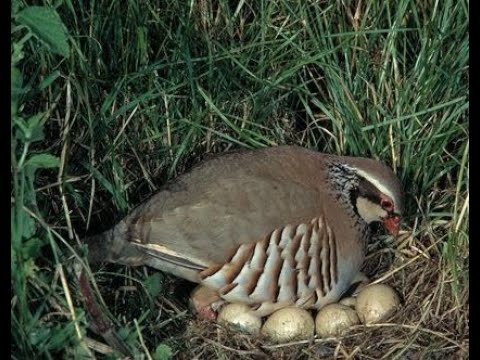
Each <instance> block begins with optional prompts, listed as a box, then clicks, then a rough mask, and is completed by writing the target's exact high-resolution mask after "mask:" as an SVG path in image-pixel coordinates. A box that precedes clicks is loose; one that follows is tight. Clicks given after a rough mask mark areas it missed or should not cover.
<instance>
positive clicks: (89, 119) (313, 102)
mask: <svg viewBox="0 0 480 360" xmlns="http://www.w3.org/2000/svg"><path fill="white" fill-rule="evenodd" d="M468 13H469V2H468V0H458V1H453V0H442V1H438V0H396V1H362V0H343V1H340V0H333V1H323V0H316V1H314V0H311V1H289V0H278V1H266V0H257V1H245V0H239V1H227V0H192V1H188V2H187V1H171V0H164V1H153V0H143V1H130V0H127V1H119V0H95V1H93V0H92V1H84V0H78V1H71V0H58V1H52V0H37V1H23V0H15V1H13V3H12V10H11V16H12V17H11V19H12V20H11V21H12V28H11V39H12V47H11V54H12V73H11V94H12V102H11V111H12V121H11V271H12V272H11V342H12V355H11V357H12V359H27V358H47V359H53V358H68V359H71V358H82V357H85V358H89V357H94V356H95V357H97V358H99V359H101V358H108V359H112V358H117V357H118V356H119V354H118V353H112V348H111V347H110V346H109V345H108V344H107V342H105V340H104V338H103V337H102V336H99V335H97V334H96V333H95V331H92V328H91V324H92V322H91V320H90V319H89V318H88V317H87V316H86V311H85V304H84V302H83V299H82V296H80V293H79V288H78V281H77V278H76V275H75V271H74V267H73V266H72V264H73V259H75V258H79V257H81V256H83V255H84V253H83V252H82V251H79V249H81V248H80V247H79V245H80V241H79V240H80V239H81V238H83V237H84V236H85V235H87V234H94V233H97V232H99V231H102V230H105V229H107V228H109V227H111V226H112V225H114V224H115V222H116V221H118V220H119V219H120V218H121V217H122V216H124V215H125V214H126V213H127V212H128V210H129V209H131V208H132V207H134V206H135V205H136V204H138V203H140V202H141V201H142V200H144V199H146V198H147V197H148V196H150V195H151V194H152V193H154V192H155V191H156V190H157V189H158V188H159V187H160V186H161V185H162V184H164V183H165V182H166V181H168V180H170V179H173V178H174V177H175V176H176V175H177V174H179V173H182V172H184V171H186V170H187V169H188V168H189V167H190V166H191V165H193V164H196V163H197V162H198V161H200V160H201V159H202V158H203V157H204V156H205V154H207V153H220V152H224V151H227V150H229V149H238V148H260V147H264V146H273V145H277V144H298V145H302V146H305V147H308V148H312V149H317V150H319V151H324V152H329V153H337V154H349V155H362V156H370V157H374V158H376V159H381V160H383V161H385V162H386V163H388V164H389V165H391V166H392V167H393V168H394V170H395V171H396V172H397V174H398V176H399V177H400V178H401V179H402V181H403V183H404V185H405V189H406V193H407V212H406V213H407V216H406V219H405V222H404V224H403V231H402V234H401V236H400V237H399V238H397V239H392V238H391V237H387V236H379V237H377V238H376V240H375V241H373V242H372V244H371V246H370V249H369V250H370V254H371V255H370V256H369V258H368V261H367V265H366V271H367V272H368V273H369V274H370V275H371V276H372V278H373V279H375V280H378V281H382V282H385V283H389V284H391V285H393V286H394V287H395V288H396V289H397V290H398V292H399V293H400V295H401V296H402V300H403V306H402V309H401V310H400V311H399V312H398V313H397V314H396V315H395V316H394V317H393V318H392V319H391V320H390V321H389V323H388V324H378V325H371V326H368V327H363V326H359V327H355V328H353V329H352V330H351V331H350V332H349V333H348V334H347V335H346V336H345V337H343V338H339V339H316V340H314V341H310V342H308V341H307V342H296V343H293V344H283V345H276V346H275V345H271V344H268V343H267V342H264V341H263V340H259V339H253V338H250V337H247V336H241V335H235V336H232V334H231V333H229V332H228V331H226V330H224V329H220V328H217V327H216V326H215V325H212V324H202V323H200V322H199V321H198V320H195V318H194V316H193V315H192V314H191V312H190V311H189V310H188V301H187V297H186V295H187V291H188V290H189V289H190V288H191V285H190V284H187V283H185V282H182V281H179V280H178V279H175V278H173V277H171V276H168V275H166V274H163V273H161V272H157V271H153V270H152V269H149V268H135V269H132V268H127V267H123V266H116V265H106V266H103V267H101V268H96V269H93V270H92V271H89V272H88V274H89V278H90V281H91V282H92V283H93V284H96V287H94V288H95V289H96V294H97V296H98V298H99V299H103V302H101V304H102V309H103V310H102V311H103V312H104V313H105V316H108V317H109V319H110V322H111V325H110V327H109V331H111V332H113V333H114V334H116V336H117V337H118V338H119V339H120V340H121V341H122V342H123V343H124V344H125V346H126V347H127V348H128V349H129V352H130V353H131V354H132V356H133V357H135V358H139V359H141V358H144V359H168V358H171V357H175V358H185V359H193V358H202V359H210V358H222V359H225V358H240V357H242V358H252V359H253V358H254V359H261V358H272V357H274V358H279V359H290V358H291V359H297V358H304V359H309V358H349V359H350V358H356V359H379V358H388V359H419V358H428V359H435V358H465V357H467V356H468V355H467V352H468V349H469V325H468V321H469V316H468V308H469V303H468V296H469V288H468V269H469V250H468V243H469V222H468V213H469V205H468V204H469V203H468V200H469V185H468V173H469V171H468V170H469V138H468V133H469V129H468V117H469V113H468V105H469V90H468V89H469V75H468V68H469V59H468V57H469V35H468V26H469V20H468ZM99 301H100V300H99ZM93 330H95V329H93ZM97 330H98V329H97Z"/></svg>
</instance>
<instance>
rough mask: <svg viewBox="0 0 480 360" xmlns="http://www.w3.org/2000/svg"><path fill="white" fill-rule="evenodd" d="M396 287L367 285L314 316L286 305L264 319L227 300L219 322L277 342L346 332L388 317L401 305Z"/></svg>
mask: <svg viewBox="0 0 480 360" xmlns="http://www.w3.org/2000/svg"><path fill="white" fill-rule="evenodd" d="M399 304H400V299H399V297H398V295H397V293H396V292H395V290H394V289H393V288H392V287H390V286H388V285H384V284H375V285H368V286H366V287H364V288H363V289H362V290H361V291H360V292H359V293H358V296H357V298H356V299H355V298H351V297H349V298H344V299H342V300H340V302H339V303H335V304H330V305H327V306H325V307H323V308H322V309H321V310H320V311H319V312H318V314H317V315H316V317H315V320H314V319H313V317H312V315H311V313H310V312H309V311H307V310H305V309H301V308H298V307H286V308H283V309H280V310H277V311H275V312H274V313H272V314H271V315H270V316H268V317H267V319H266V321H265V323H264V324H263V326H262V320H261V319H260V318H259V317H257V316H256V315H255V313H254V312H252V311H251V310H250V308H249V307H248V306H247V305H242V304H227V305H225V306H224V307H223V308H222V309H221V311H220V313H219V315H218V322H219V323H220V324H223V325H227V326H229V327H233V328H235V329H237V330H239V331H241V332H244V333H248V334H255V335H257V334H261V335H262V336H264V337H266V338H268V339H269V340H271V341H273V342H276V343H284V342H288V341H295V340H306V339H310V338H312V337H313V336H314V335H315V333H316V334H317V335H318V336H320V337H334V336H339V335H342V334H344V333H345V332H346V331H347V330H348V329H349V328H350V327H352V326H354V325H357V324H359V323H360V322H362V323H363V324H370V323H376V322H380V321H384V320H386V319H387V318H388V317H389V316H391V315H392V313H393V312H394V311H395V309H396V308H397V307H398V306H399Z"/></svg>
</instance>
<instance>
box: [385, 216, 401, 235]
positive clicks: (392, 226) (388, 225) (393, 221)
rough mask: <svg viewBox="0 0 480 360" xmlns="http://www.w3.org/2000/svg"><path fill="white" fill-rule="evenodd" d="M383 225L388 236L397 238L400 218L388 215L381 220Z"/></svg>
mask: <svg viewBox="0 0 480 360" xmlns="http://www.w3.org/2000/svg"><path fill="white" fill-rule="evenodd" d="M383 225H384V226H385V229H387V231H388V233H389V234H390V235H393V236H397V235H398V230H399V227H400V216H399V215H390V216H388V217H386V218H385V219H383Z"/></svg>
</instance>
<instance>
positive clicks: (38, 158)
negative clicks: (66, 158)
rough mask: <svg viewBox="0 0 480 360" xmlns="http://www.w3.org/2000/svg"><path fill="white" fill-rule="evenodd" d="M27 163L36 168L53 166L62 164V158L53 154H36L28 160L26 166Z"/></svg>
mask: <svg viewBox="0 0 480 360" xmlns="http://www.w3.org/2000/svg"><path fill="white" fill-rule="evenodd" d="M27 165H28V166H32V167H35V168H44V169H46V168H53V167H58V166H59V165H60V160H59V159H58V157H56V156H53V155H51V154H35V155H33V156H31V157H30V158H29V159H28V160H27V162H26V163H25V166H27Z"/></svg>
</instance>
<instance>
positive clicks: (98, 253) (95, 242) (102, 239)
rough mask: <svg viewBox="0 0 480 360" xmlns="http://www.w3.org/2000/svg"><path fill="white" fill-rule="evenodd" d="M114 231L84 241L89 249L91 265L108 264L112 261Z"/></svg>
mask: <svg viewBox="0 0 480 360" xmlns="http://www.w3.org/2000/svg"><path fill="white" fill-rule="evenodd" d="M112 232H113V231H112V229H110V230H107V231H105V232H103V233H100V234H97V235H94V236H90V237H88V238H86V239H84V243H85V244H87V247H88V257H87V258H88V261H89V262H90V263H101V262H108V261H111V260H110V250H109V249H110V248H111V247H112V242H113V234H112Z"/></svg>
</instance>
